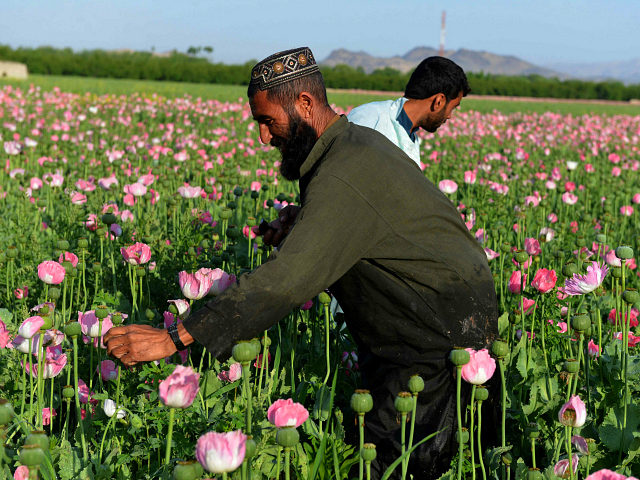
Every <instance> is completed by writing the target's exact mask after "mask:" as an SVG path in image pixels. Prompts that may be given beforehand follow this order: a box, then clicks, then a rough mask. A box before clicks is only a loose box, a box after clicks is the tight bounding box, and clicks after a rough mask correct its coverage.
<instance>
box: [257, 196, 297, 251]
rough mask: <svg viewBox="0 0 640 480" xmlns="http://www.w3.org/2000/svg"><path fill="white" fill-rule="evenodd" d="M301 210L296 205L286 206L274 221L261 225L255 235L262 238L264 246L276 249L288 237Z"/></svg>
mask: <svg viewBox="0 0 640 480" xmlns="http://www.w3.org/2000/svg"><path fill="white" fill-rule="evenodd" d="M301 208H302V207H299V206H297V205H287V206H286V207H284V208H283V209H282V210H280V211H279V212H278V218H277V219H276V220H274V221H272V222H270V223H266V222H264V223H262V224H261V225H260V228H259V229H258V231H257V232H256V234H257V235H262V236H263V239H264V243H265V245H269V246H272V247H277V246H278V245H280V242H282V240H283V239H284V237H286V236H287V235H288V233H289V230H291V227H292V226H293V224H294V223H295V222H296V217H297V216H298V212H300V209H301Z"/></svg>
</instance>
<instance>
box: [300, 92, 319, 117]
mask: <svg viewBox="0 0 640 480" xmlns="http://www.w3.org/2000/svg"><path fill="white" fill-rule="evenodd" d="M315 103H316V101H315V98H314V97H313V95H311V94H310V93H309V92H300V94H299V95H298V98H297V99H296V109H297V110H298V113H299V114H300V116H301V117H302V118H310V117H311V113H312V111H313V108H314V106H315Z"/></svg>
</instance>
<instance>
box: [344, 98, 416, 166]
mask: <svg viewBox="0 0 640 480" xmlns="http://www.w3.org/2000/svg"><path fill="white" fill-rule="evenodd" d="M406 101H407V99H406V98H404V97H402V98H398V99H397V100H386V101H383V102H371V103H365V104H364V105H360V106H359V107H356V108H354V109H353V110H351V112H350V113H349V114H348V115H347V118H348V119H349V121H350V122H353V123H357V124H358V125H362V126H364V127H369V128H373V129H374V130H377V131H378V132H380V133H382V134H383V135H384V136H385V137H387V138H388V139H389V140H391V141H392V142H393V143H395V144H396V145H397V146H398V147H400V148H401V149H402V150H404V152H405V153H406V154H407V155H408V156H409V157H410V158H411V159H412V160H413V161H414V162H416V163H417V164H418V166H420V139H419V138H418V137H417V135H415V134H410V133H409V131H410V127H409V129H407V127H406V122H407V120H408V117H407V116H406V113H405V112H404V110H403V108H402V107H403V106H404V103H405V102H406Z"/></svg>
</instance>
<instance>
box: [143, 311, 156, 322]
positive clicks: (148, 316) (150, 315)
mask: <svg viewBox="0 0 640 480" xmlns="http://www.w3.org/2000/svg"><path fill="white" fill-rule="evenodd" d="M144 316H145V317H146V319H147V320H149V321H151V320H153V319H154V318H156V314H155V312H154V311H153V310H151V309H150V308H147V309H146V310H145V311H144Z"/></svg>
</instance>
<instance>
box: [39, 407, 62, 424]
mask: <svg viewBox="0 0 640 480" xmlns="http://www.w3.org/2000/svg"><path fill="white" fill-rule="evenodd" d="M57 415H58V412H56V409H55V408H53V409H51V410H49V407H47V408H43V409H42V424H43V425H49V424H50V423H51V417H55V416H57Z"/></svg>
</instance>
